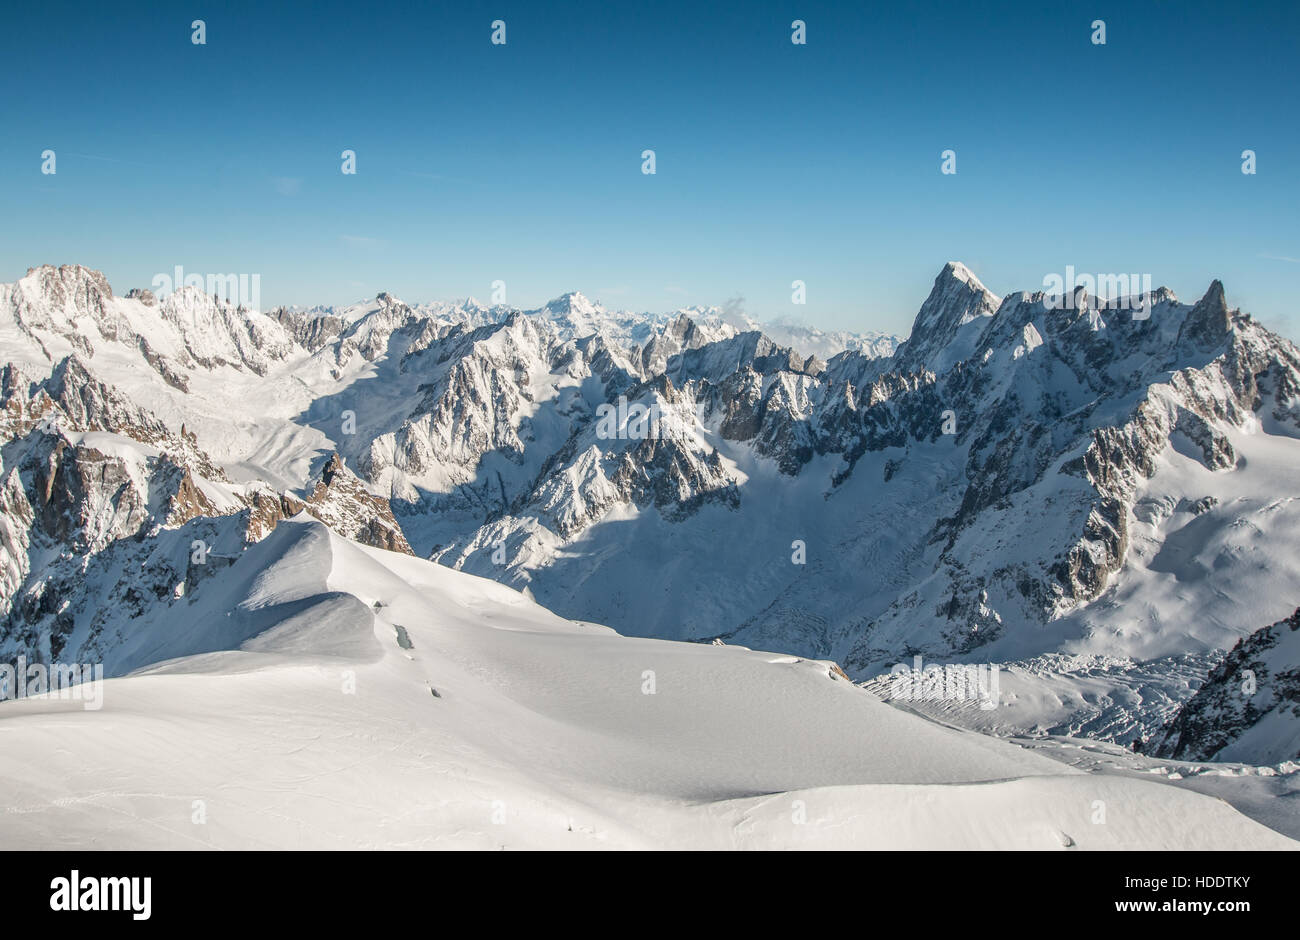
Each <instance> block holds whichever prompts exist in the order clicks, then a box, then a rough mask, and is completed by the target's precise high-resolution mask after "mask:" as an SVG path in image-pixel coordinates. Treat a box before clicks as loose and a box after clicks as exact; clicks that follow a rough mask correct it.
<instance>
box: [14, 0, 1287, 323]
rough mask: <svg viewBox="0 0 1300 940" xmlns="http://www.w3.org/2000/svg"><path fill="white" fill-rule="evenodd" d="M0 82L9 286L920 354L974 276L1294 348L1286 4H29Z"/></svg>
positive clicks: (1099, 0)
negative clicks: (923, 306) (1285, 336)
mask: <svg viewBox="0 0 1300 940" xmlns="http://www.w3.org/2000/svg"><path fill="white" fill-rule="evenodd" d="M195 18H202V19H204V20H205V21H206V24H207V44H206V45H204V46H195V45H193V44H192V43H191V41H190V22H191V20H193V19H195ZM497 18H501V19H504V20H505V21H506V23H507V40H508V41H507V44H506V45H505V46H493V45H491V44H490V42H489V37H490V25H489V24H490V23H491V21H492V20H494V19H497ZM796 18H799V19H803V20H805V21H806V22H807V37H808V42H807V45H805V46H796V45H793V44H791V42H790V23H791V21H792V20H794V19H796ZM1097 18H1100V19H1104V20H1105V21H1106V28H1107V44H1106V45H1105V46H1094V45H1092V43H1091V41H1090V35H1091V27H1090V24H1091V22H1092V21H1093V20H1094V19H1097ZM0 57H2V58H3V62H4V65H3V68H4V76H5V77H4V94H3V96H0V126H2V127H3V128H4V131H3V134H0V219H3V224H2V225H0V281H9V280H13V279H14V278H16V277H18V276H20V275H21V274H22V273H23V271H24V270H25V269H26V268H27V267H28V266H31V265H34V264H39V263H67V262H79V263H82V264H86V265H89V266H92V267H96V268H100V269H102V270H103V271H104V272H105V273H106V274H107V275H108V277H109V280H110V282H111V283H112V284H113V285H114V287H115V289H117V290H119V291H122V292H124V291H125V290H126V289H127V288H129V287H131V286H149V284H150V282H151V281H152V279H153V276H154V275H155V274H157V273H159V272H170V271H171V269H172V268H173V266H174V265H177V264H180V265H183V266H184V267H185V269H186V270H187V271H193V272H200V273H207V272H220V273H228V272H243V273H260V274H261V276H262V300H263V305H264V306H267V305H271V304H278V303H299V304H310V303H339V302H348V301H352V300H356V299H359V298H361V297H363V296H371V295H373V294H374V293H376V292H377V291H379V290H389V291H392V292H393V293H395V294H397V295H398V296H400V297H403V298H404V299H408V300H411V301H419V300H434V299H452V298H456V297H464V296H466V295H471V294H472V295H474V296H477V297H479V298H481V299H487V297H488V295H489V294H490V290H491V289H490V284H491V282H492V281H493V280H496V279H498V278H499V279H502V280H504V281H506V283H507V285H508V288H509V295H508V300H509V302H511V303H513V304H516V305H519V306H524V307H527V306H534V305H537V304H540V303H542V302H544V301H545V300H547V299H549V298H551V297H554V296H556V295H558V294H560V293H563V292H564V291H567V290H574V289H578V290H582V291H583V292H584V293H586V294H588V296H591V297H594V298H596V299H599V300H601V301H603V302H605V303H606V304H608V305H610V306H617V307H625V308H630V309H638V310H668V309H674V308H676V307H679V306H683V305H686V304H690V303H722V302H723V301H725V300H726V299H727V298H729V297H733V296H736V295H742V296H744V297H745V298H746V308H747V309H748V310H749V311H750V312H751V313H753V314H754V315H756V316H758V317H760V318H774V317H781V316H793V317H795V318H797V319H802V320H805V321H806V322H809V323H813V324H816V325H821V326H829V327H840V328H848V329H887V330H893V331H902V332H906V331H907V329H908V327H909V326H910V323H911V320H912V317H913V316H914V314H915V311H916V308H917V306H918V305H919V304H920V302H921V300H923V299H924V297H925V295H926V293H927V292H928V290H929V287H930V283H931V281H932V280H933V278H934V275H935V274H936V273H937V272H938V270H939V268H940V267H941V266H942V264H943V263H944V262H945V261H947V260H949V259H957V260H961V261H964V262H966V263H967V264H968V265H970V266H971V267H972V268H973V269H974V270H975V271H976V273H977V274H979V275H980V277H981V278H982V279H984V281H985V282H986V283H987V284H988V285H989V287H990V288H992V289H993V290H995V291H998V292H1007V291H1010V290H1013V289H1035V288H1039V287H1041V285H1042V280H1043V277H1044V275H1046V274H1049V273H1052V272H1063V271H1064V268H1065V266H1066V265H1067V264H1073V265H1074V266H1075V268H1076V269H1077V270H1079V271H1088V272H1102V273H1105V272H1120V271H1123V272H1146V273H1150V274H1151V275H1152V277H1153V280H1154V281H1155V282H1156V283H1157V284H1166V285H1168V286H1171V287H1172V288H1173V289H1174V290H1175V291H1176V292H1177V293H1178V294H1179V296H1180V297H1182V298H1183V299H1195V298H1196V297H1199V296H1200V294H1201V293H1202V292H1203V291H1204V289H1205V287H1206V285H1207V284H1208V282H1209V281H1210V279H1211V278H1214V277H1219V278H1221V279H1223V281H1224V282H1225V284H1226V285H1227V288H1228V297H1229V301H1230V302H1231V303H1233V304H1236V305H1240V306H1242V307H1243V308H1244V309H1247V310H1250V311H1252V312H1254V313H1255V314H1256V315H1258V316H1260V317H1261V319H1263V320H1264V321H1265V322H1268V323H1271V324H1274V325H1278V326H1281V327H1282V328H1283V329H1284V330H1286V331H1287V332H1288V333H1289V334H1290V335H1292V336H1295V335H1296V334H1297V333H1300V330H1297V329H1296V326H1297V324H1298V323H1300V319H1296V313H1297V312H1298V311H1297V309H1296V292H1295V290H1294V287H1293V285H1295V284H1296V283H1297V281H1298V280H1300V212H1298V211H1297V210H1300V122H1297V89H1300V81H1298V80H1297V79H1298V78H1300V75H1298V74H1297V72H1298V71H1300V66H1298V65H1297V63H1298V62H1300V5H1297V4H1295V3H1292V2H1278V3H1238V2H1224V3H1203V2H1195V0H1177V2H1159V0H1156V2H1144V3H1125V4H1118V3H1111V2H1107V0H1093V2H1088V3H1073V2H1056V0H1052V2H1031V3H1023V4H1009V3H1008V4H980V3H965V2H962V3H957V2H948V3H915V4H902V3H891V4H888V5H881V4H875V3H871V4H865V3H864V4H847V3H835V4H832V3H821V2H808V0H790V2H781V3H769V2H763V0H747V2H737V3H700V2H691V3H680V4H679V3H673V2H655V3H640V2H638V3H613V2H611V3H603V2H602V3H582V2H562V3H548V2H542V0H529V2H514V0H509V2H507V0H493V2H491V3H484V4H480V3H457V4H447V5H439V4H437V3H407V4H384V3H378V2H376V3H333V2H324V3H318V4H314V5H311V7H310V8H306V6H305V5H304V8H302V9H295V10H292V11H280V10H273V9H269V8H268V7H267V5H265V4H261V3H212V2H198V3H194V4H189V5H179V6H178V5H176V4H161V3H160V4H140V3H132V2H129V0H127V2H114V3H104V4H98V5H85V4H77V5H67V6H64V5H63V4H61V3H58V2H49V3H41V4H23V5H21V6H20V5H18V4H10V5H9V6H8V7H7V9H6V12H5V22H4V26H3V29H0ZM345 148H351V149H354V150H355V151H356V152H357V169H358V172H357V175H355V176H344V175H343V174H342V173H341V172H340V163H341V160H340V153H341V151H343V150H344V149H345ZM646 148H651V149H654V150H655V151H656V153H657V163H658V167H657V168H658V172H657V174H656V175H654V176H645V175H643V174H642V173H641V156H640V154H641V151H642V150H643V149H646ZM948 148H951V149H953V150H955V151H956V152H957V170H958V172H957V174H956V175H955V176H944V175H942V174H941V173H940V172H939V167H940V153H941V151H943V150H945V149H948ZM1247 148H1249V149H1253V150H1255V151H1256V153H1257V154H1258V173H1257V175H1255V176H1246V175H1243V174H1242V173H1241V158H1240V154H1241V151H1242V150H1244V149H1247ZM45 149H52V150H54V151H56V153H57V155H58V156H57V160H58V163H57V167H58V172H57V175H55V176H44V175H42V174H41V173H40V165H41V159H40V154H41V151H43V150H45ZM796 278H799V279H802V280H804V281H805V282H806V283H807V291H808V303H807V304H806V305H805V306H802V307H799V306H795V305H793V304H792V303H791V301H790V282H791V281H792V280H794V279H796Z"/></svg>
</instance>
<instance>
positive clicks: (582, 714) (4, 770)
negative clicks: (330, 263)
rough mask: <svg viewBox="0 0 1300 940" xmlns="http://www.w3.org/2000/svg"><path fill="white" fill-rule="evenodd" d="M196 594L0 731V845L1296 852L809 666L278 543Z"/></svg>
mask: <svg viewBox="0 0 1300 940" xmlns="http://www.w3.org/2000/svg"><path fill="white" fill-rule="evenodd" d="M201 595H202V596H200V597H197V598H196V599H194V600H193V601H184V602H182V605H183V607H182V608H175V607H174V608H173V611H172V616H170V617H168V618H166V619H164V620H159V621H157V622H154V623H147V624H139V625H138V628H137V630H136V638H137V641H138V642H137V645H136V646H135V647H134V655H136V656H138V657H139V658H141V659H148V658H150V657H153V656H162V655H176V656H179V658H174V659H170V660H166V661H163V662H159V663H157V664H155V665H152V666H145V667H144V668H140V669H137V670H136V671H134V672H132V673H131V674H130V675H127V676H125V677H120V678H116V679H110V680H109V682H108V684H107V687H106V688H105V690H104V707H103V709H102V710H100V711H96V712H92V711H83V710H81V708H80V703H78V702H75V701H59V700H54V699H49V698H40V697H38V698H31V699H26V700H21V701H16V702H4V703H0V804H3V809H2V811H0V845H3V846H4V847H6V848H56V847H58V848H64V847H94V848H100V849H121V848H137V847H143V848H161V847H176V848H205V847H220V848H249V847H257V848H354V847H394V848H396V847H406V848H411V847H418V848H507V849H518V848H664V847H674V848H684V847H689V848H760V847H762V848H769V847H817V848H847V847H873V848H922V847H939V848H1065V847H1078V848H1095V849H1103V848H1238V849H1281V848H1295V847H1296V845H1297V844H1296V843H1295V842H1292V841H1291V840H1289V839H1286V838H1284V837H1283V836H1280V835H1278V834H1277V833H1275V832H1273V831H1271V830H1269V829H1266V828H1265V827H1263V826H1261V825H1259V824H1257V823H1255V822H1252V821H1251V820H1249V819H1247V818H1246V817H1244V816H1242V815H1241V814H1239V813H1238V812H1236V811H1235V810H1233V809H1232V808H1231V807H1229V806H1228V805H1227V804H1226V803H1223V802H1222V801H1220V800H1216V799H1212V798H1210V797H1206V796H1202V795H1199V794H1196V793H1193V792H1189V791H1186V790H1182V789H1178V788H1175V787H1171V786H1168V785H1167V784H1165V783H1163V782H1158V781H1154V780H1151V781H1147V780H1137V779H1132V778H1130V777H1126V776H1112V775H1106V774H1088V773H1083V772H1080V771H1077V770H1074V769H1071V768H1069V767H1066V766H1063V765H1062V764H1061V763H1060V762H1058V761H1054V760H1050V759H1047V758H1044V757H1041V756H1039V755H1036V754H1033V753H1030V752H1028V751H1026V750H1023V749H1020V748H1017V747H1015V746H1013V745H1011V744H1007V743H1005V742H1002V741H998V740H996V739H992V738H989V737H985V736H982V735H978V734H974V733H970V732H965V731H958V730H953V729H949V728H945V727H942V726H940V725H938V724H934V723H931V722H928V721H926V720H924V719H922V718H919V717H917V716H915V715H911V714H908V713H906V712H904V711H901V710H899V709H894V708H891V707H889V706H887V705H885V704H883V703H882V702H881V701H879V700H878V699H876V698H875V697H874V696H872V695H870V694H868V693H866V692H864V691H862V690H861V689H858V688H856V687H854V686H853V685H851V684H850V683H848V682H846V681H844V680H843V679H841V678H837V677H836V674H835V672H834V670H833V669H832V667H831V664H829V663H826V662H817V661H809V660H801V659H798V658H796V657H791V656H781V655H773V654H768V653H761V652H755V651H750V650H746V649H743V648H739V647H728V646H703V645H696V644H680V643H672V642H667V641H661V640H651V639H639V638H631V637H622V636H619V635H617V634H615V633H614V632H613V631H611V630H609V629H607V628H605V627H601V626H596V625H593V624H589V623H580V622H573V621H566V620H563V619H561V618H559V617H556V616H555V615H553V614H550V613H548V612H547V611H545V610H544V609H542V608H540V607H538V606H536V605H535V604H533V603H532V602H531V601H529V600H528V599H526V598H525V597H523V596H522V595H520V594H518V593H516V592H514V591H511V590H510V589H508V588H505V587H503V586H501V585H498V584H496V583H494V582H490V581H487V580H482V579H479V578H475V577H472V576H469V575H466V574H463V573H460V572H456V571H451V570H448V569H446V568H443V567H441V566H438V565H436V564H433V563H431V562H428V561H424V560H422V559H418V558H413V557H409V556H404V555H400V554H395V553H391V552H385V551H382V550H379V549H375V548H371V547H368V546H362V545H360V544H358V543H355V542H350V541H347V540H345V539H343V538H341V537H339V536H338V535H336V534H334V533H333V532H331V531H330V530H329V529H327V528H326V527H325V526H324V525H322V524H321V523H320V522H318V521H315V520H312V519H310V518H309V517H307V516H305V515H302V516H298V517H296V518H295V519H293V520H290V521H285V522H281V523H280V524H279V525H278V526H277V527H276V529H275V531H274V532H273V533H272V534H271V535H270V536H268V537H267V538H266V539H265V540H263V541H262V542H261V543H259V544H258V545H256V546H254V547H252V548H250V549H249V550H248V551H246V552H245V553H244V554H243V555H242V556H241V557H240V559H239V560H238V561H236V562H234V563H233V564H232V565H230V566H229V567H228V568H226V569H223V570H222V571H220V572H217V573H215V574H213V575H212V576H211V577H210V578H209V579H208V580H207V581H205V583H204V585H203V590H202V592H201ZM184 605H188V608H189V609H184ZM224 612H229V615H228V616H226V615H225V613H224ZM123 665H125V663H124V664H123ZM141 665H143V664H141ZM648 673H652V674H653V681H654V692H653V694H645V689H646V688H647V685H646V683H647V682H648V681H649V676H648ZM350 690H351V691H350ZM55 741H57V746H56V747H51V742H55ZM1098 800H1100V801H1103V803H1104V804H1105V806H1106V816H1105V820H1106V821H1105V822H1104V823H1102V824H1097V823H1094V822H1093V821H1092V820H1093V818H1094V814H1095V805H1096V801H1098Z"/></svg>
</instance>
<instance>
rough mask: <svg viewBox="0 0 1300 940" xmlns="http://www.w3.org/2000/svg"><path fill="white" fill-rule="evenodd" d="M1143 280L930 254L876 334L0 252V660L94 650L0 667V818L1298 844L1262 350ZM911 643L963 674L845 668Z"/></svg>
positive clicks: (592, 836)
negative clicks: (261, 307) (907, 681)
mask: <svg viewBox="0 0 1300 940" xmlns="http://www.w3.org/2000/svg"><path fill="white" fill-rule="evenodd" d="M1150 300H1151V305H1150V308H1149V311H1148V312H1149V316H1147V317H1146V318H1136V317H1134V316H1133V314H1132V310H1131V309H1130V307H1129V306H1123V305H1122V306H1121V308H1120V309H1116V308H1114V307H1113V306H1108V305H1106V304H1104V303H1102V302H1101V301H1098V300H1097V299H1096V298H1092V297H1089V296H1087V295H1086V294H1083V293H1082V292H1080V293H1076V294H1074V295H1073V296H1072V297H1071V298H1070V303H1069V304H1067V305H1066V306H1064V307H1063V308H1062V307H1060V306H1059V305H1056V304H1053V303H1052V299H1051V298H1048V297H1045V296H1044V295H1043V294H1042V293H1041V292H1035V293H1028V292H1018V293H1013V294H1007V295H1005V296H999V295H996V294H994V293H992V292H991V291H989V290H988V289H987V288H986V287H985V286H984V285H983V284H981V283H980V281H979V280H978V279H977V278H976V277H975V275H974V274H973V273H972V272H971V271H970V270H969V269H967V268H966V267H965V266H963V265H961V264H958V263H955V262H953V263H949V264H948V265H946V266H945V267H944V268H943V269H942V270H941V271H940V273H939V275H938V277H937V278H936V280H935V282H934V286H933V289H932V291H931V293H930V295H929V296H928V297H927V298H926V299H925V300H924V302H923V303H922V305H921V307H920V311H919V312H918V314H917V317H916V321H915V323H914V325H913V328H912V331H911V333H910V335H909V336H908V337H907V338H906V339H899V338H896V337H890V336H883V335H880V334H862V335H858V334H849V333H842V332H841V333H828V332H822V331H818V330H814V329H811V328H806V327H795V326H790V325H788V324H783V325H771V324H768V325H764V324H761V323H758V322H756V321H753V320H751V319H749V318H748V317H746V316H744V315H743V314H740V313H738V312H736V311H734V310H731V309H723V308H689V309H684V310H681V311H675V312H673V313H671V314H666V315H657V314H656V315H652V314H634V313H626V312H619V311H611V310H608V309H606V308H604V307H603V306H601V305H599V304H597V303H594V302H593V301H591V300H588V299H587V298H585V297H584V296H582V295H581V294H576V293H575V294H568V295H565V296H564V297H561V298H559V299H557V300H555V301H552V302H551V303H549V304H547V305H546V306H544V307H542V308H539V309H536V310H527V311H525V310H518V309H513V308H509V307H506V306H485V305H482V304H480V303H478V302H476V301H473V300H467V301H463V302H457V303H438V304H417V305H409V304H407V303H404V302H403V301H401V300H398V299H396V298H394V297H392V296H389V295H387V294H380V295H379V296H378V297H376V298H374V299H373V300H369V301H366V302H363V303H360V304H357V305H353V306H348V307H330V308H323V307H316V308H280V309H275V310H270V311H265V312H263V311H254V310H248V309H244V308H241V307H237V306H233V305H231V304H229V303H226V302H224V301H222V300H220V299H217V298H213V297H209V296H207V295H205V294H203V293H202V292H201V291H198V290H195V289H194V288H183V289H181V290H179V291H176V292H175V293H172V294H169V295H167V296H165V297H156V296H154V295H153V294H152V293H150V292H149V291H145V290H129V291H128V292H127V293H125V294H124V295H118V294H117V293H115V292H114V290H113V288H112V287H110V285H109V284H108V282H107V280H106V279H105V278H104V276H103V275H102V274H100V273H99V272H97V271H94V270H91V269H89V268H86V267H81V266H77V265H67V266H63V267H53V266H44V267H39V268H33V269H31V270H29V271H28V272H27V274H26V275H25V276H24V277H22V278H20V279H19V280H17V281H16V282H14V283H12V284H4V285H0V348H2V351H3V361H4V366H3V372H2V373H0V441H2V442H3V443H2V445H0V613H2V614H3V620H2V621H0V662H15V661H17V660H18V658H19V657H23V658H24V659H25V660H26V661H27V662H37V663H50V664H53V663H59V662H67V663H101V664H103V667H104V671H105V674H106V675H107V676H109V677H110V678H109V680H108V682H107V683H106V687H105V691H104V701H103V708H102V709H101V710H99V711H87V710H84V709H83V708H82V707H81V704H80V703H79V702H75V701H66V700H60V699H58V698H57V697H55V696H41V695H35V696H32V697H29V698H26V699H23V700H20V701H4V702H0V742H3V747H0V805H3V807H4V812H3V813H0V844H3V845H6V846H14V847H33V848H34V847H42V846H44V847H49V846H50V845H51V843H52V841H53V843H55V844H57V845H60V846H65V845H66V846H74V845H76V846H93V847H101V848H121V847H195V848H199V847H279V848H297V847H302V848H317V847H320V848H344V847H354V848H355V847H423V848H431V847H461V848H503V847H504V848H508V849H511V848H600V847H626V848H648V847H700V848H748V847H822V848H825V847H836V848H847V847H878V848H916V847H939V848H974V847H984V848H997V847H1004V848H1065V849H1070V848H1076V847H1078V848H1102V849H1105V848H1191V847H1201V848H1294V847H1295V846H1296V842H1295V841H1293V840H1295V839H1296V838H1300V812H1297V811H1296V810H1295V809H1293V808H1292V807H1293V806H1295V805H1297V798H1296V794H1297V793H1300V773H1298V771H1300V679H1298V678H1297V677H1298V676H1300V658H1298V657H1297V646H1296V643H1295V642H1294V637H1295V636H1296V635H1297V633H1296V629H1297V628H1296V616H1295V614H1296V611H1297V608H1298V607H1300V590H1297V587H1296V585H1297V584H1300V580H1298V578H1297V575H1300V525H1298V524H1297V523H1298V522H1300V502H1297V498H1298V497H1300V470H1298V469H1297V468H1300V351H1298V350H1297V348H1296V347H1295V345H1294V344H1293V343H1292V342H1290V341H1289V340H1287V339H1285V338H1283V337H1281V336H1278V335H1277V334H1275V333H1272V332H1270V331H1269V330H1267V329H1265V328H1264V327H1263V326H1262V325H1260V324H1259V323H1258V322H1256V321H1255V320H1254V319H1253V318H1251V317H1250V316H1249V315H1247V314H1244V313H1242V312H1241V311H1239V310H1236V309H1234V308H1232V307H1231V306H1230V305H1229V301H1228V297H1227V294H1226V292H1225V289H1224V287H1223V285H1221V284H1220V283H1219V282H1217V281H1213V282H1211V283H1210V284H1209V286H1208V288H1207V290H1206V291H1205V293H1204V294H1203V295H1202V296H1201V297H1199V298H1196V299H1193V300H1192V301H1191V302H1184V301H1181V300H1179V299H1178V298H1177V297H1175V296H1174V295H1173V293H1172V292H1170V291H1168V290H1167V289H1163V288H1162V289H1160V290H1158V291H1156V292H1155V294H1154V295H1153V296H1152V297H1151V298H1150ZM638 415H652V416H653V417H654V420H653V422H638V421H637V416H638ZM611 416H612V417H611ZM647 427H649V431H648V432H647ZM918 661H919V662H923V663H926V664H941V665H944V664H970V665H974V664H983V665H989V664H993V665H996V666H997V667H998V669H999V671H1000V687H999V694H998V702H997V707H995V708H987V709H982V708H980V707H979V706H978V703H973V702H970V701H966V700H956V701H954V700H951V699H947V700H945V699H940V700H934V701H930V700H925V701H909V702H899V701H892V703H891V695H890V688H891V686H890V683H891V673H890V671H891V669H893V668H894V667H895V666H896V665H897V664H899V663H905V664H909V665H910V664H912V663H915V662H918ZM1247 673H1249V675H1247ZM1243 689H1249V690H1250V691H1248V692H1243V691H1242V690H1243ZM50 742H57V743H58V746H57V747H55V748H51V747H50V746H49V745H50ZM1135 743H1136V748H1135ZM36 755H40V757H39V760H38V759H36ZM1098 804H1100V805H1101V807H1102V809H1101V821H1100V822H1099V821H1098V808H1097V807H1098ZM199 815H202V817H203V821H202V822H196V821H195V820H196V819H197V818H198V816H199ZM52 833H57V834H58V835H57V836H52V835H51V834H52Z"/></svg>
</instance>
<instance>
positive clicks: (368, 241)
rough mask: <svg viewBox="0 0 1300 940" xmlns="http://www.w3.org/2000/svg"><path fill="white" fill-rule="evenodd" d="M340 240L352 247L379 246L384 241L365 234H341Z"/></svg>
mask: <svg viewBox="0 0 1300 940" xmlns="http://www.w3.org/2000/svg"><path fill="white" fill-rule="evenodd" d="M339 240H340V241H342V242H343V244H345V245H347V246H349V247H351V248H378V247H379V246H380V245H381V244H383V242H381V241H380V240H379V239H378V238H369V237H367V236H365V235H340V236H339Z"/></svg>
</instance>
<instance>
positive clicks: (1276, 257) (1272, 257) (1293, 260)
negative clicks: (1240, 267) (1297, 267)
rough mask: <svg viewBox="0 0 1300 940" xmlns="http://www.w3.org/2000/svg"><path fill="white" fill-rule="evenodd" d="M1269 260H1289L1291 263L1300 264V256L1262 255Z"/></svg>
mask: <svg viewBox="0 0 1300 940" xmlns="http://www.w3.org/2000/svg"><path fill="white" fill-rule="evenodd" d="M1260 257H1261V258H1266V259H1267V260H1269V261H1288V262H1290V263H1291V264H1300V258H1288V257H1287V256H1286V255H1260Z"/></svg>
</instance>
